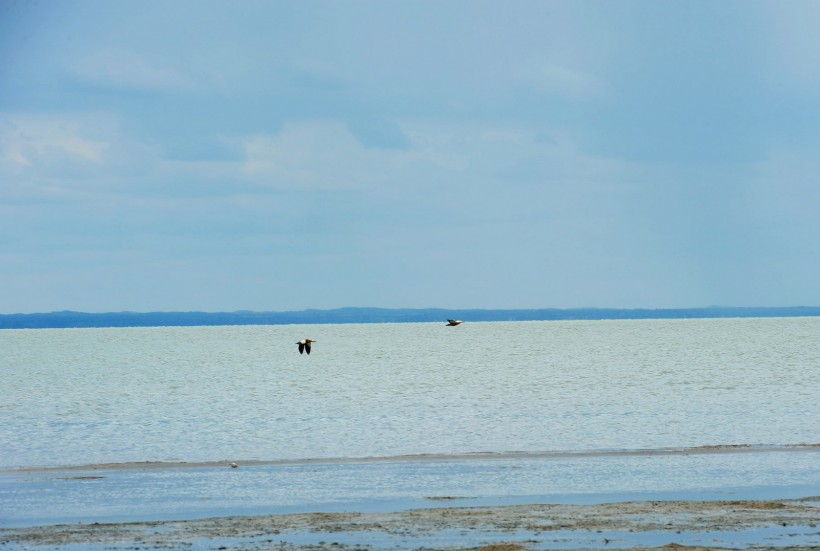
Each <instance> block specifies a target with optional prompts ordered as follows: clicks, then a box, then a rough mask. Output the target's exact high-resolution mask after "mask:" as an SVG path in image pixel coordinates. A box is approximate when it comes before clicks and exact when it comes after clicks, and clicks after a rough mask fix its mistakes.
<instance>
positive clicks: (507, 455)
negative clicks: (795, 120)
mask: <svg viewBox="0 0 820 551" xmlns="http://www.w3.org/2000/svg"><path fill="white" fill-rule="evenodd" d="M766 452H817V453H820V443H817V444H783V445H774V446H770V445H750V444H724V445H717V446H697V447H691V448H655V449H635V450H593V451H578V452H565V451H543V452H523V451H522V452H515V451H514V452H471V453H456V454H416V455H394V456H384V457H380V456H376V457H331V458H316V459H272V460H260V459H251V460H241V459H224V460H220V461H137V462H125V463H95V464H87V465H61V466H26V467H2V468H0V473H11V474H13V473H37V472H49V471H91V470H149V469H185V468H189V469H190V468H208V467H224V466H226V465H229V464H231V463H236V464H238V465H242V466H246V467H249V466H276V465H345V464H357V463H396V462H442V461H472V460H485V461H486V460H516V459H573V458H576V459H578V458H589V457H640V456H648V457H652V456H667V455H672V456H677V455H707V454H734V453H766Z"/></svg>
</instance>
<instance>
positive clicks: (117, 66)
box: [69, 49, 194, 91]
mask: <svg viewBox="0 0 820 551" xmlns="http://www.w3.org/2000/svg"><path fill="white" fill-rule="evenodd" d="M69 68H70V69H71V70H72V71H73V72H74V73H75V74H76V75H78V76H79V77H81V78H83V79H85V80H89V81H91V82H95V83H98V84H103V85H108V86H116V87H122V88H137V89H143V90H167V91H174V90H190V89H192V88H193V87H194V83H193V81H192V80H191V79H190V78H189V77H187V76H186V75H184V74H183V73H181V72H179V71H177V70H176V69H173V68H170V67H167V66H163V64H161V63H156V62H154V61H151V60H148V59H146V58H145V57H143V56H141V55H139V54H136V53H134V52H130V51H126V50H119V49H108V50H102V51H99V52H95V53H94V54H91V55H89V56H86V57H83V58H81V59H79V60H78V61H76V62H74V63H73V64H72V65H71V66H70V67H69Z"/></svg>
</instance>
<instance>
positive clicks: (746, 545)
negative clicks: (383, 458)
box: [0, 496, 820, 551]
mask: <svg viewBox="0 0 820 551" xmlns="http://www.w3.org/2000/svg"><path fill="white" fill-rule="evenodd" d="M431 499H432V498H431ZM435 499H436V500H437V501H446V500H447V499H449V498H446V497H439V498H435ZM438 505H441V503H438ZM657 547H665V548H670V547H689V548H714V549H718V548H735V549H737V548H741V549H779V550H803V549H805V550H808V549H820V496H816V497H807V498H804V499H798V500H770V501H640V502H622V503H607V504H597V505H550V504H534V505H513V506H488V507H452V508H448V507H440V506H438V507H431V508H422V509H412V510H407V511H398V512H389V513H357V512H344V513H307V514H288V515H259V516H245V517H240V516H236V517H232V516H226V517H221V518H209V519H200V520H188V521H163V522H131V523H119V524H97V523H94V524H67V525H57V526H38V527H29V528H15V529H2V530H0V549H3V550H17V549H55V550H61V549H64V550H69V549H71V550H73V549H134V550H142V549H171V550H183V549H208V550H210V549H214V550H216V549H237V550H264V549H289V550H319V549H335V550H348V549H373V550H377V549H394V550H395V549H451V550H461V549H481V550H485V551H491V550H499V551H501V550H505V551H514V550H527V549H533V550H536V549H556V548H560V549H603V548H619V549H643V548H657Z"/></svg>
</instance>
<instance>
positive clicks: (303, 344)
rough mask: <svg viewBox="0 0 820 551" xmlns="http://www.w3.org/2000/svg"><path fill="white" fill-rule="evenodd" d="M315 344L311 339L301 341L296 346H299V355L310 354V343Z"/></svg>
mask: <svg viewBox="0 0 820 551" xmlns="http://www.w3.org/2000/svg"><path fill="white" fill-rule="evenodd" d="M312 342H316V341H314V340H313V339H302V340H301V341H299V342H297V343H296V344H298V345H299V354H302V353H304V352H307V353H308V354H310V343H312Z"/></svg>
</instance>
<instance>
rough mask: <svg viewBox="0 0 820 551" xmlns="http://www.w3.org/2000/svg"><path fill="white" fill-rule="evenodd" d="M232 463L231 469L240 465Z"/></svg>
mask: <svg viewBox="0 0 820 551" xmlns="http://www.w3.org/2000/svg"><path fill="white" fill-rule="evenodd" d="M230 465H231V469H235V468H237V467H238V466H239V465H237V464H236V463H230Z"/></svg>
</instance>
